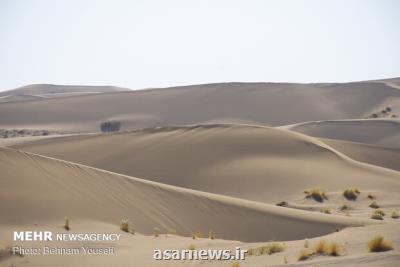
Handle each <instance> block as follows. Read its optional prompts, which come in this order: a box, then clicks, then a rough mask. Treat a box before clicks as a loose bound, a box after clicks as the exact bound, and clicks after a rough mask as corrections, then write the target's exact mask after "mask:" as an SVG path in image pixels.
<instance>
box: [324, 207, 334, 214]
mask: <svg viewBox="0 0 400 267" xmlns="http://www.w3.org/2000/svg"><path fill="white" fill-rule="evenodd" d="M322 212H323V213H325V214H331V213H332V210H331V209H330V208H324V209H323V210H322Z"/></svg>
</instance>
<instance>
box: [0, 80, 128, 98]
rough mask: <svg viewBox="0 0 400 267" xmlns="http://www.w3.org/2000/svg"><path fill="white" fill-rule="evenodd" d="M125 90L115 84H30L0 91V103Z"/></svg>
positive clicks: (125, 89)
mask: <svg viewBox="0 0 400 267" xmlns="http://www.w3.org/2000/svg"><path fill="white" fill-rule="evenodd" d="M127 90H129V89H127V88H121V87H116V86H84V85H54V84H31V85H27V86H22V87H19V88H16V89H12V90H8V91H3V92H0V103H1V102H15V101H29V100H40V99H45V98H56V97H57V98H58V97H66V96H75V95H82V94H91V93H107V92H118V91H127Z"/></svg>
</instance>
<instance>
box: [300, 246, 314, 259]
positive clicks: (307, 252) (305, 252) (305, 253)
mask: <svg viewBox="0 0 400 267" xmlns="http://www.w3.org/2000/svg"><path fill="white" fill-rule="evenodd" d="M313 255H314V251H313V250H312V249H309V248H303V249H302V250H300V254H299V257H298V258H297V260H299V261H305V260H307V259H309V258H310V257H311V256H313Z"/></svg>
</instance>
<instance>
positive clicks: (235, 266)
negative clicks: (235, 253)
mask: <svg viewBox="0 0 400 267" xmlns="http://www.w3.org/2000/svg"><path fill="white" fill-rule="evenodd" d="M232 267H240V264H239V262H234V263H232Z"/></svg>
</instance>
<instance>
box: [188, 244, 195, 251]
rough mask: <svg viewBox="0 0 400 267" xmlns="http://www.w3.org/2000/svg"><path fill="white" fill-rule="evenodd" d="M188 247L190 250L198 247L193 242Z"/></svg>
mask: <svg viewBox="0 0 400 267" xmlns="http://www.w3.org/2000/svg"><path fill="white" fill-rule="evenodd" d="M188 249H189V250H195V249H196V247H195V246H194V245H193V244H190V245H189V247H188Z"/></svg>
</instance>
